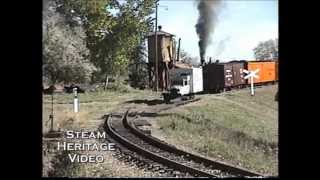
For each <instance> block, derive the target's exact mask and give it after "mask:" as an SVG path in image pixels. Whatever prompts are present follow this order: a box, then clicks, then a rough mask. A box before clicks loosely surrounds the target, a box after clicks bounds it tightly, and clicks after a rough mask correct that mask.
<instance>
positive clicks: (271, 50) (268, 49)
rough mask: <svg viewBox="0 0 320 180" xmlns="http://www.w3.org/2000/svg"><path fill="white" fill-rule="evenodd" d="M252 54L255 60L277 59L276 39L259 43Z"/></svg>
mask: <svg viewBox="0 0 320 180" xmlns="http://www.w3.org/2000/svg"><path fill="white" fill-rule="evenodd" d="M253 52H254V56H255V58H256V60H268V59H278V39H275V40H272V39H270V40H268V41H264V42H260V43H259V44H258V46H257V47H255V48H254V49H253Z"/></svg>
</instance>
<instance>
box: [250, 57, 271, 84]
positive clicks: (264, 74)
mask: <svg viewBox="0 0 320 180" xmlns="http://www.w3.org/2000/svg"><path fill="white" fill-rule="evenodd" d="M276 68H277V67H276V62H275V61H248V62H247V69H248V70H249V71H254V70H256V69H259V72H258V73H257V75H258V76H259V78H258V79H256V78H255V79H254V83H264V82H272V81H276V79H277V77H276V76H277V75H276V73H277V72H276ZM247 83H248V84H249V83H250V80H248V81H247Z"/></svg>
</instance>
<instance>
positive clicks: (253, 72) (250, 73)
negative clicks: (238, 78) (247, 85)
mask: <svg viewBox="0 0 320 180" xmlns="http://www.w3.org/2000/svg"><path fill="white" fill-rule="evenodd" d="M259 71H260V69H256V70H254V71H248V70H243V72H244V73H246V74H247V75H246V76H245V77H244V78H245V79H248V78H250V81H251V96H253V95H254V89H253V78H257V79H259V76H258V75H256V74H257V73H258V72H259Z"/></svg>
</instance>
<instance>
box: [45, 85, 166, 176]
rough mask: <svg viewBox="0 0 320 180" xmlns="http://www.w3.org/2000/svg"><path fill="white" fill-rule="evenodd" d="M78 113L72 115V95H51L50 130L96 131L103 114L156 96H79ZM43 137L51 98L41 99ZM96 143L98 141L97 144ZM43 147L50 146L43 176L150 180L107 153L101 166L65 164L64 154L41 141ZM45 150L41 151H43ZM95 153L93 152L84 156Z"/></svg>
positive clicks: (129, 93) (137, 93)
mask: <svg viewBox="0 0 320 180" xmlns="http://www.w3.org/2000/svg"><path fill="white" fill-rule="evenodd" d="M78 97H79V102H80V108H79V109H80V111H79V112H78V113H74V112H73V104H72V102H73V94H66V93H61V94H55V95H54V104H53V109H54V129H55V130H57V129H61V130H87V131H96V130H97V129H98V127H99V126H100V125H101V124H102V123H103V122H104V119H102V116H103V115H105V114H106V113H110V112H117V111H118V110H123V108H124V107H125V106H126V101H129V100H134V99H148V98H150V99H154V98H159V97H160V94H159V93H155V92H152V91H141V90H134V89H131V90H130V91H126V92H123V91H100V92H90V93H84V94H79V96H78ZM42 109H43V113H42V114H43V121H42V122H43V133H46V132H48V130H49V129H50V122H48V119H49V115H50V113H51V95H43V106H42ZM97 141H98V140H97ZM43 144H44V146H48V145H50V144H51V145H50V147H51V148H49V151H52V152H49V153H46V155H44V158H43V169H44V176H54V177H130V176H131V177H135V176H136V177H142V176H151V174H148V173H145V172H143V171H142V170H139V169H137V168H133V167H130V166H126V165H124V164H123V163H121V162H119V161H117V160H115V159H114V158H113V157H112V156H111V152H105V153H104V156H105V162H104V163H100V164H95V163H70V162H69V163H68V162H66V160H67V159H68V156H67V153H66V152H64V151H59V152H57V151H54V148H52V147H53V146H52V143H51V142H49V141H46V140H43ZM46 149H48V148H45V147H44V148H43V151H46ZM87 153H97V152H92V151H90V152H87Z"/></svg>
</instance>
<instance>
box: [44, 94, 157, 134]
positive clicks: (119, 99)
mask: <svg viewBox="0 0 320 180" xmlns="http://www.w3.org/2000/svg"><path fill="white" fill-rule="evenodd" d="M159 97H160V94H159V93H155V92H152V91H141V90H134V89H133V90H130V92H127V93H123V92H121V91H120V92H117V91H100V92H90V93H84V94H79V96H78V99H79V102H80V107H79V112H78V113H74V112H73V94H66V93H61V94H54V99H53V103H54V104H53V111H54V112H53V114H54V128H55V129H58V128H61V129H73V130H80V129H83V128H86V129H88V128H90V127H91V126H88V124H90V123H93V122H100V121H102V119H101V117H102V116H103V115H105V114H106V113H110V112H114V111H117V110H118V109H121V107H123V104H124V103H125V102H126V101H129V100H134V99H141V98H143V99H145V98H159ZM42 112H43V113H42V118H43V132H44V133H45V132H47V131H48V129H49V126H50V123H49V122H48V119H49V115H50V113H51V95H43V106H42ZM92 127H93V128H96V127H97V126H92Z"/></svg>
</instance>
